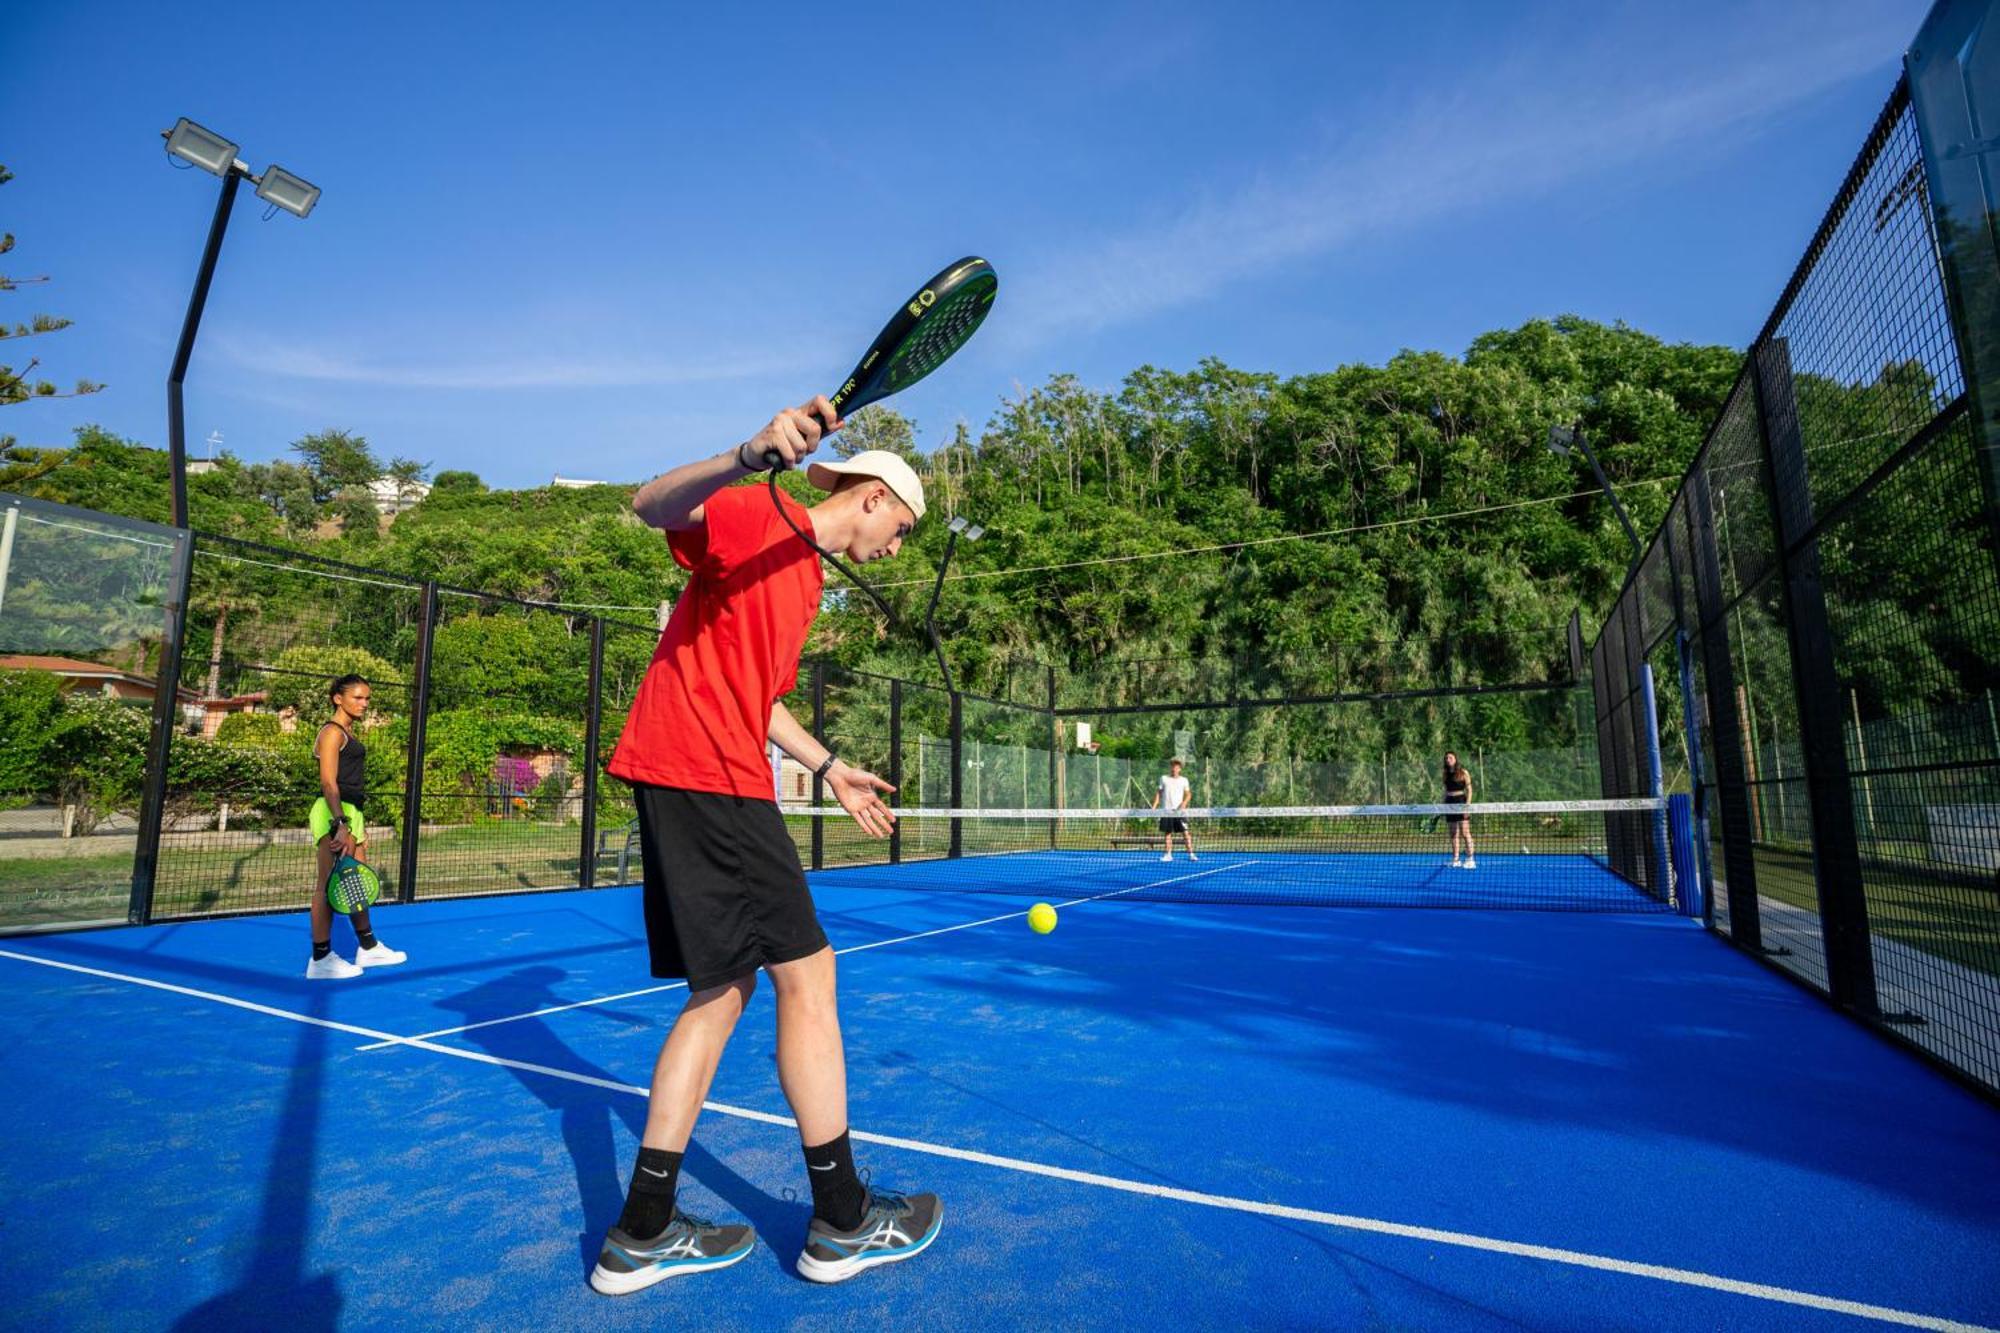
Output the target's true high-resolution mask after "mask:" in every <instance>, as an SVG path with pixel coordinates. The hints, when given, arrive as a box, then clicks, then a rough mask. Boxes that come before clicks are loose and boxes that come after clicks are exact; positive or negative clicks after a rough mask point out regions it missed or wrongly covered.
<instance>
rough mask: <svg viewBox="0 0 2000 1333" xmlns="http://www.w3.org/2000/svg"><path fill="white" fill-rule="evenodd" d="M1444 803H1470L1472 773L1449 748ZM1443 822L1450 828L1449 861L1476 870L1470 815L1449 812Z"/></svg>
mask: <svg viewBox="0 0 2000 1333" xmlns="http://www.w3.org/2000/svg"><path fill="white" fill-rule="evenodd" d="M1444 804H1446V805H1471V804H1472V774H1470V773H1468V772H1466V771H1465V765H1464V764H1461V763H1459V762H1458V755H1457V754H1455V753H1453V752H1451V751H1449V750H1448V751H1446V752H1445V756H1444ZM1444 822H1445V824H1446V825H1447V826H1449V827H1450V829H1451V863H1452V864H1453V865H1454V866H1461V867H1463V868H1464V869H1466V870H1477V869H1478V868H1479V863H1478V862H1477V861H1476V860H1474V859H1473V855H1472V816H1471V815H1469V814H1450V815H1446V816H1445V817H1444ZM1461 847H1463V848H1464V849H1465V850H1464V859H1463V860H1461V859H1460V852H1459V849H1460V848H1461Z"/></svg>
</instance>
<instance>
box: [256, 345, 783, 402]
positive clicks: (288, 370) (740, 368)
mask: <svg viewBox="0 0 2000 1333" xmlns="http://www.w3.org/2000/svg"><path fill="white" fill-rule="evenodd" d="M220 342H221V346H220V352H221V355H222V356H223V357H225V358H226V359H227V360H229V361H230V362H232V363H233V364H234V365H235V366H236V367H237V368H238V369H241V370H243V371H247V372H249V373H252V374H257V375H271V376H278V377H282V378H286V379H293V380H316V381H322V382H330V383H338V384H368V385H376V386H379V387H384V388H402V389H436V390H452V389H460V390H463V389H470V390H481V391H494V390H506V389H602V388H659V387H666V386H673V385H684V384H709V383H719V382H722V381H726V380H740V379H750V378H755V377H757V376H773V375H796V374H799V373H801V372H802V371H803V370H804V369H805V368H806V367H808V366H810V365H811V364H812V362H811V360H810V359H809V357H808V356H807V355H806V354H805V353H804V352H803V351H802V350H798V351H777V352H769V351H767V352H762V353H758V354H752V355H737V356H730V355H717V354H714V353H710V354H707V355H705V356H694V357H688V358H686V359H675V358H668V357H658V358H648V357H632V356H630V355H629V354H626V353H622V352H620V353H607V354H605V355H601V356H600V355H585V356H575V355H571V356H566V357H559V358H551V357H550V356H548V355H547V354H546V353H545V352H543V351H539V350H536V349H530V348H518V349H512V350H505V351H501V350H495V351H492V352H489V353H487V354H485V355H483V356H481V357H479V358H478V359H476V360H465V361H456V362H434V361H425V360H424V359H422V358H421V357H407V356H396V357H393V358H392V357H386V356H379V355H378V356H363V355H361V354H359V353H356V352H354V351H351V350H348V349H345V348H340V347H337V346H336V347H326V346H315V345H311V344H307V343H298V342H279V341H271V340H258V341H249V340H244V339H224V340H220Z"/></svg>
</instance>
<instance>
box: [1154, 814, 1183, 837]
mask: <svg viewBox="0 0 2000 1333" xmlns="http://www.w3.org/2000/svg"><path fill="white" fill-rule="evenodd" d="M1160 832H1162V833H1186V832H1187V821H1186V820H1185V819H1182V818H1181V817H1180V816H1178V815H1169V816H1167V817H1166V818H1165V819H1162V820H1161V821H1160Z"/></svg>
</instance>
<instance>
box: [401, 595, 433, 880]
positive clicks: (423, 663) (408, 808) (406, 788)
mask: <svg viewBox="0 0 2000 1333" xmlns="http://www.w3.org/2000/svg"><path fill="white" fill-rule="evenodd" d="M422 597H423V602H422V604H421V605H420V606H419V607H418V609H417V663H416V680H415V681H414V682H412V684H411V687H410V751H409V754H408V755H407V756H406V757H405V760H404V765H403V774H404V776H403V841H402V846H401V848H400V852H401V855H400V856H399V858H398V860H397V864H396V901H397V902H399V903H413V902H415V901H416V900H417V850H418V844H419V843H421V842H422V840H423V819H424V746H425V736H426V734H427V732H428V730H429V723H430V711H431V644H432V642H433V640H435V639H436V637H437V618H438V586H437V583H436V581H435V580H431V581H427V582H426V583H425V584H424V586H423V592H422Z"/></svg>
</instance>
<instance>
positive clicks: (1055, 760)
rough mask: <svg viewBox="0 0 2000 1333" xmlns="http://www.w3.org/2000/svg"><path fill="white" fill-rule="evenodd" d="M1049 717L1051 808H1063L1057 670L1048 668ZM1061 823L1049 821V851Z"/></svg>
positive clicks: (1061, 749)
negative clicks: (1058, 767)
mask: <svg viewBox="0 0 2000 1333" xmlns="http://www.w3.org/2000/svg"><path fill="white" fill-rule="evenodd" d="M1047 670H1048V673H1049V674H1048V686H1049V689H1048V715H1049V808H1050V809H1051V810H1060V809H1061V808H1062V782H1061V780H1060V778H1059V777H1058V769H1057V765H1059V764H1061V763H1062V761H1063V748H1062V719H1061V718H1059V717H1057V716H1056V669H1055V668H1054V667H1048V668H1047ZM1060 828H1061V821H1059V820H1054V819H1051V820H1050V821H1049V850H1050V851H1054V850H1055V847H1056V843H1057V841H1058V838H1057V834H1058V830H1059V829H1060Z"/></svg>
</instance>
